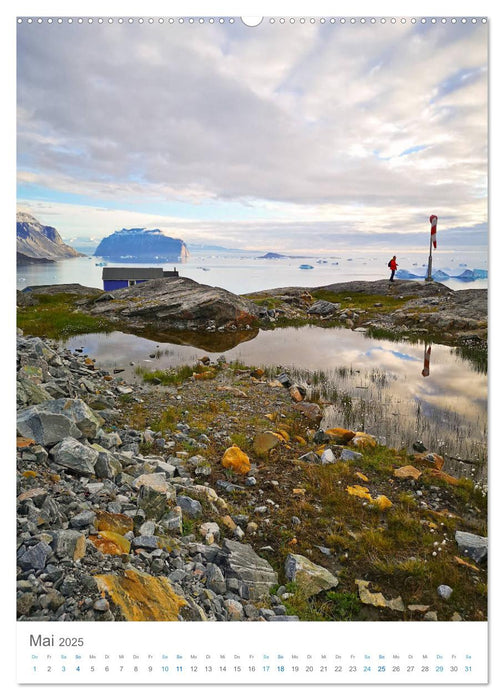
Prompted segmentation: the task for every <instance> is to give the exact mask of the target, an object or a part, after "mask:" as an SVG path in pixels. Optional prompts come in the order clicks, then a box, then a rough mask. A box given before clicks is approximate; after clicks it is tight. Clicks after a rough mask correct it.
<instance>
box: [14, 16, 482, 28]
mask: <svg viewBox="0 0 504 700" xmlns="http://www.w3.org/2000/svg"><path fill="white" fill-rule="evenodd" d="M265 19H266V18H265ZM266 21H268V22H269V23H270V24H275V23H278V24H326V23H327V24H407V23H410V24H477V23H478V22H481V24H486V23H487V18H486V17H479V18H476V17H420V18H417V17H410V18H405V17H401V18H397V17H380V18H376V17H318V18H315V17H309V18H307V17H288V18H286V17H270V18H267V20H266ZM236 22H242V20H241V18H239V17H238V18H236V17H168V18H165V17H157V18H153V17H148V18H144V17H36V18H34V17H18V18H17V23H18V24H22V23H26V24H44V23H45V24H235V23H236ZM242 23H243V24H245V25H246V26H257V25H258V24H260V23H261V22H258V23H257V24H256V25H249V24H247V23H246V22H242Z"/></svg>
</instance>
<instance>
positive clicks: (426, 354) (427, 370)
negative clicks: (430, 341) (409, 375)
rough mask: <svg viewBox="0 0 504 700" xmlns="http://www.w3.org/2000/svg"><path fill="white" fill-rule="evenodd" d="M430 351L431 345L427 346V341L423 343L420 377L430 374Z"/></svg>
mask: <svg viewBox="0 0 504 700" xmlns="http://www.w3.org/2000/svg"><path fill="white" fill-rule="evenodd" d="M431 351H432V346H431V345H429V346H427V343H425V352H424V363H423V370H422V377H428V376H429V374H430V359H431Z"/></svg>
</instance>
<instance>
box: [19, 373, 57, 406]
mask: <svg viewBox="0 0 504 700" xmlns="http://www.w3.org/2000/svg"><path fill="white" fill-rule="evenodd" d="M16 398H17V400H18V402H19V403H22V404H30V405H32V404H38V403H43V402H44V401H51V399H52V395H51V394H50V393H49V391H48V390H47V389H46V388H44V387H42V386H40V385H39V384H36V383H35V382H34V381H32V380H31V379H28V378H26V377H24V378H23V377H18V379H17V385H16Z"/></svg>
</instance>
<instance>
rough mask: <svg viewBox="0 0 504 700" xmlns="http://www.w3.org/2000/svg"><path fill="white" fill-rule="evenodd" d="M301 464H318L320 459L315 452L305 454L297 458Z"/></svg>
mask: <svg viewBox="0 0 504 700" xmlns="http://www.w3.org/2000/svg"><path fill="white" fill-rule="evenodd" d="M299 459H300V460H301V461H302V462H309V463H311V464H320V457H319V456H318V454H316V452H307V453H306V454H304V455H302V456H301V457H300V458H299Z"/></svg>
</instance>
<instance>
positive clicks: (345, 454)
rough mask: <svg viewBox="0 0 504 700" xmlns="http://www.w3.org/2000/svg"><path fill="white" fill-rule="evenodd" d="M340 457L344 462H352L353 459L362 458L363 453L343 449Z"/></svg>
mask: <svg viewBox="0 0 504 700" xmlns="http://www.w3.org/2000/svg"><path fill="white" fill-rule="evenodd" d="M340 459H341V460H343V461H344V462H350V461H351V460H355V461H359V460H360V459H362V454H361V453H360V452H354V451H353V450H341V456H340Z"/></svg>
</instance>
